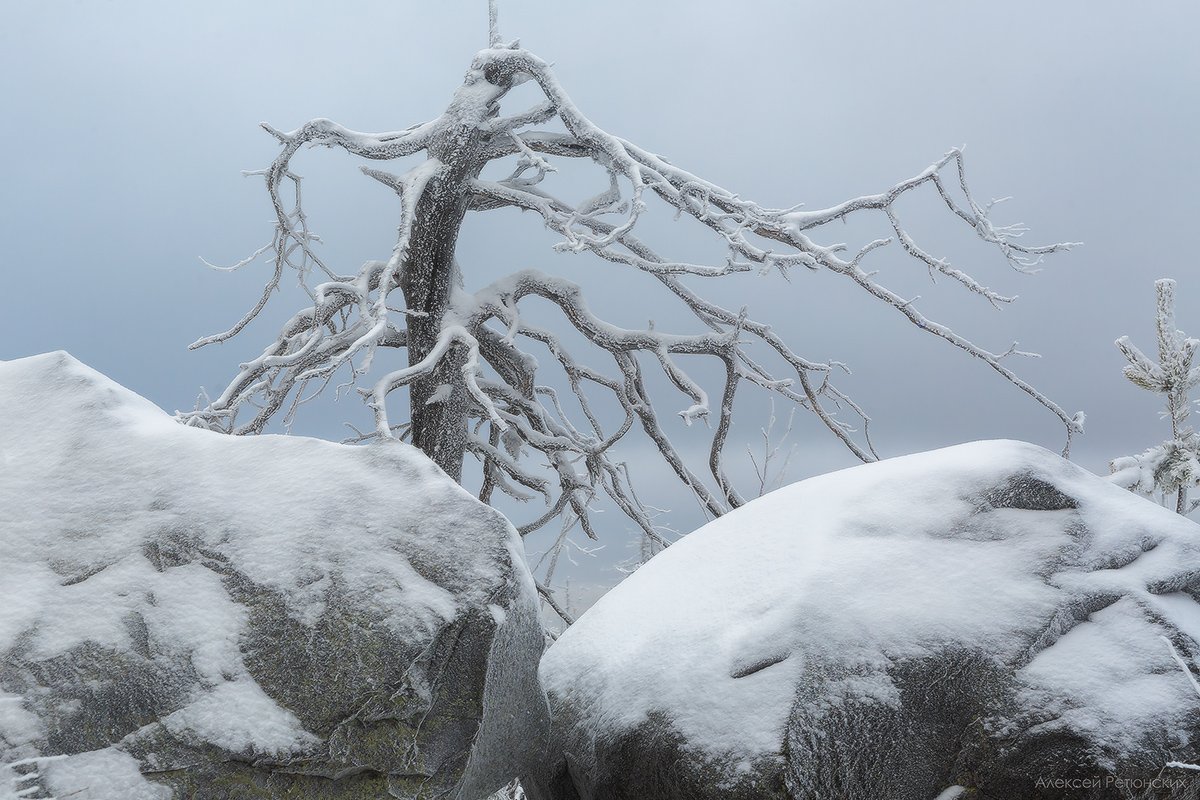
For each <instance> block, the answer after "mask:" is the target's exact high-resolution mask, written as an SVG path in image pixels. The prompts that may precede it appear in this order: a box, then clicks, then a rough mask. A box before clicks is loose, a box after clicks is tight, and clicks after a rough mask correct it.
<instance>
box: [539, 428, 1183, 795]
mask: <svg viewBox="0 0 1200 800" xmlns="http://www.w3.org/2000/svg"><path fill="white" fill-rule="evenodd" d="M1198 597H1200V527H1198V526H1196V525H1195V524H1194V523H1192V522H1190V521H1187V520H1185V519H1183V518H1181V517H1179V516H1178V515H1175V514H1173V513H1171V512H1169V511H1166V510H1165V509H1162V508H1160V507H1158V506H1156V505H1154V504H1152V503H1150V502H1148V501H1146V500H1143V499H1141V498H1139V497H1136V496H1134V495H1132V494H1130V493H1128V492H1125V491H1123V490H1121V489H1118V488H1117V487H1115V486H1113V485H1111V484H1109V483H1108V482H1106V481H1104V480H1103V479H1101V478H1098V477H1096V476H1094V475H1091V474H1090V473H1087V472H1085V471H1084V470H1082V469H1079V468H1078V467H1076V466H1074V465H1072V464H1070V463H1069V462H1067V461H1064V460H1062V459H1061V458H1059V457H1058V456H1056V455H1054V454H1052V453H1049V452H1047V451H1045V450H1042V449H1040V448H1037V447H1034V446H1032V445H1026V444H1022V443H1018V442H978V443H974V444H970V445H962V446H959V447H953V448H947V449H945V450H939V451H935V452H932V453H924V454H920V455H916V456H910V457H906V458H898V459H891V460H888V461H885V462H881V463H878V464H871V465H865V466H861V467H855V468H853V469H850V470H845V471H842V472H838V473H834V474H831V475H826V476H822V477H819V478H813V479H811V480H808V481H804V482H801V483H798V484H795V485H793V486H790V487H786V488H784V489H782V490H779V491H777V492H774V493H772V494H770V495H767V496H766V497H763V498H761V499H759V500H756V501H754V502H751V503H749V504H748V505H746V506H745V507H743V508H742V509H739V510H737V511H735V512H733V513H731V514H729V515H727V516H725V517H722V518H721V519H719V520H717V521H715V522H712V523H710V524H709V525H707V526H705V527H704V528H702V529H701V530H699V531H697V532H696V533H693V534H691V535H690V536H688V537H685V538H684V539H683V541H681V542H679V543H677V544H676V545H674V546H672V547H671V548H669V549H667V550H666V551H665V552H663V553H661V554H660V555H658V556H656V557H655V558H654V559H652V560H651V561H650V562H649V563H648V564H646V565H645V566H643V567H642V568H641V569H639V570H638V572H636V573H635V574H634V575H632V576H631V577H630V578H629V579H627V580H626V581H625V582H624V583H622V584H621V585H619V586H618V587H617V588H616V589H614V590H613V591H612V592H610V593H609V594H608V595H606V596H605V597H604V598H602V599H601V600H600V601H599V602H598V603H597V604H596V605H595V606H594V607H593V608H592V609H591V610H589V611H588V612H587V613H586V614H584V615H583V617H582V618H581V619H580V620H579V621H578V622H576V624H575V625H573V626H572V627H571V628H570V629H568V630H567V631H566V633H565V634H564V635H563V636H562V637H561V638H560V639H559V640H558V641H557V642H556V643H555V644H554V645H553V646H552V647H551V648H550V650H549V651H548V652H547V654H546V656H545V657H544V658H543V661H542V679H543V683H544V685H545V686H546V688H547V691H548V692H549V695H550V698H551V706H552V708H553V710H554V713H555V721H554V730H553V734H552V752H554V753H555V755H554V756H553V757H552V758H550V759H549V760H548V761H547V762H546V764H545V766H543V767H542V768H540V769H538V770H535V771H534V772H533V773H532V774H530V775H528V776H527V778H526V781H525V783H526V789H527V791H528V793H529V796H530V798H531V800H770V799H771V798H777V799H782V798H788V799H789V800H838V799H840V798H853V800H934V798H937V797H942V796H944V797H951V796H955V797H959V796H961V797H963V798H972V800H982V799H983V798H988V799H989V800H1033V799H1034V798H1061V797H1072V798H1126V797H1156V798H1166V797H1178V798H1196V797H1198V796H1200V775H1197V773H1195V772H1190V771H1186V770H1181V769H1164V767H1165V765H1166V764H1167V762H1169V761H1176V760H1177V761H1192V762H1194V761H1196V760H1197V759H1200V752H1198V750H1197V744H1198V743H1200V699H1198V697H1197V693H1196V691H1195V690H1194V689H1193V687H1192V685H1191V684H1190V682H1189V677H1190V676H1189V675H1188V674H1187V672H1186V671H1185V670H1184V669H1182V668H1181V666H1180V664H1179V663H1177V661H1176V659H1175V657H1174V655H1173V653H1172V647H1174V649H1175V650H1176V651H1177V652H1178V654H1179V655H1180V656H1181V657H1182V658H1183V659H1186V660H1187V661H1188V662H1189V667H1188V668H1189V669H1190V670H1191V671H1192V672H1196V671H1197V670H1196V667H1195V666H1194V661H1195V657H1196V656H1197V655H1198V654H1200V646H1198V645H1197V641H1196V640H1197V638H1200V605H1198V604H1197V598H1198ZM1168 642H1169V643H1170V644H1168ZM1139 782H1140V783H1139ZM953 787H960V789H961V790H962V791H960V790H959V789H954V788H953ZM943 792H947V793H946V794H945V795H943V794H942V793H943Z"/></svg>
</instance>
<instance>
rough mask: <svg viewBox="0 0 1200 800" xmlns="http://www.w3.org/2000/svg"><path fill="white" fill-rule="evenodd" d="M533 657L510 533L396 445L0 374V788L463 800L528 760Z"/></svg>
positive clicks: (540, 735) (84, 378) (22, 372)
mask: <svg viewBox="0 0 1200 800" xmlns="http://www.w3.org/2000/svg"><path fill="white" fill-rule="evenodd" d="M542 649H543V638H542V630H541V626H540V624H539V620H538V615H537V597H536V590H535V587H534V584H533V581H532V578H531V577H530V574H529V572H528V570H527V567H526V566H525V563H524V560H523V556H522V552H521V544H520V541H519V539H518V537H517V535H516V533H515V531H514V530H513V528H512V526H510V525H509V524H508V523H507V522H506V521H505V520H504V518H503V517H502V516H500V515H499V514H498V513H496V512H495V511H493V510H492V509H490V508H488V507H487V506H485V505H483V504H481V503H479V502H478V501H476V500H475V499H474V498H472V497H471V496H470V495H468V494H467V493H466V492H464V491H463V490H462V489H461V488H460V487H458V486H457V485H456V484H454V483H453V482H452V481H450V480H449V479H448V478H447V477H446V476H445V475H444V474H443V473H442V472H441V471H440V470H438V469H437V467H435V466H434V465H433V463H432V462H431V461H429V460H428V459H426V458H425V457H424V456H422V455H421V454H420V453H419V452H417V451H416V450H414V449H413V448H411V447H409V446H407V445H403V444H398V443H390V444H388V445H377V446H370V447H349V446H343V445H337V444H330V443H328V442H322V441H317V440H313V439H305V438H299V437H285V436H258V437H246V438H240V437H230V436H224V435H221V434H217V433H212V432H209V431H203V430H197V429H192V428H186V427H184V426H182V425H179V424H177V423H176V422H174V421H173V420H172V419H171V417H169V416H168V415H166V414H165V413H163V412H162V411H161V410H159V409H158V408H157V407H155V406H154V405H153V404H151V403H150V402H149V401H147V400H144V399H143V398H141V397H139V396H137V395H135V394H133V393H132V392H129V391H127V390H126V389H123V388H122V387H120V386H118V385H116V384H115V383H113V382H111V381H110V380H108V379H107V378H105V377H104V376H102V375H100V374H98V373H96V372H94V371H93V370H91V369H89V368H88V367H86V366H83V365H82V364H80V363H79V362H77V361H75V360H74V359H72V358H71V357H70V356H68V355H67V354H65V353H54V354H50V355H43V356H37V357H33V358H27V359H21V360H18V361H9V362H0V793H3V792H5V791H8V792H17V791H19V792H23V794H21V796H22V797H25V798H37V797H50V796H54V797H57V798H64V797H72V798H76V800H167V798H179V799H180V800H182V799H183V798H189V799H191V798H195V799H196V800H217V799H218V798H219V799H220V800H238V799H241V798H245V799H246V800H249V799H250V798H256V799H257V798H284V797H287V798H304V800H351V798H371V800H378V799H379V798H385V797H395V798H422V800H425V799H427V798H428V799H430V800H432V798H447V799H448V800H449V799H453V800H479V798H481V797H483V796H485V795H487V794H488V793H490V792H492V791H494V790H495V789H497V788H498V787H500V786H501V785H502V784H504V783H506V782H507V781H508V780H509V779H510V778H511V777H512V776H513V775H515V774H518V773H519V772H521V771H523V770H527V769H528V768H529V767H528V763H527V762H528V761H529V760H530V759H532V758H537V757H538V756H539V755H540V752H541V741H542V740H543V739H544V736H545V729H546V726H547V724H548V720H547V717H546V703H545V697H544V695H543V694H542V692H541V689H540V687H539V685H538V681H537V674H536V670H537V662H538V659H539V657H540V656H541V653H542ZM0 796H2V794H0Z"/></svg>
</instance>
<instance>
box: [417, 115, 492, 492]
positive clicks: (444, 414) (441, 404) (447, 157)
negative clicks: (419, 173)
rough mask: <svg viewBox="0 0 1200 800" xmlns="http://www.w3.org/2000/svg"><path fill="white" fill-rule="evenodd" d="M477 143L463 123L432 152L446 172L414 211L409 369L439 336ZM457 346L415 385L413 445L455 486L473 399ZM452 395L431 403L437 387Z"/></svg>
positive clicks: (478, 162)
mask: <svg viewBox="0 0 1200 800" xmlns="http://www.w3.org/2000/svg"><path fill="white" fill-rule="evenodd" d="M482 144H483V142H482V136H481V134H480V132H479V130H478V128H477V126H476V125H475V124H474V123H473V121H468V122H465V123H464V124H463V125H461V126H459V127H458V128H456V129H452V130H451V131H449V132H447V135H446V136H445V137H444V138H442V139H441V140H440V141H439V142H437V143H435V144H434V145H433V146H431V147H430V155H432V156H433V157H434V158H437V159H438V160H439V161H441V162H442V163H443V164H445V165H446V169H445V171H444V172H443V173H442V174H441V175H440V176H439V177H437V178H434V179H433V180H432V181H431V182H430V184H429V185H428V186H427V187H426V188H425V191H424V192H423V193H422V195H421V199H420V200H419V201H418V204H417V211H416V221H415V224H414V225H413V238H412V241H411V242H410V244H409V250H408V256H407V258H406V259H405V262H404V268H403V272H402V273H401V278H400V287H401V289H402V290H403V292H404V299H405V302H406V305H407V306H408V311H409V312H410V315H411V316H410V318H409V320H408V363H409V364H417V363H420V361H421V360H422V359H424V358H425V357H426V356H427V355H429V351H430V350H431V349H432V348H433V346H434V344H435V342H436V341H437V338H438V334H439V333H440V331H441V329H442V316H443V315H444V314H445V312H446V309H447V307H448V306H449V303H450V295H451V292H453V290H454V288H455V285H456V283H457V282H458V280H459V276H458V274H457V267H456V265H455V260H454V251H455V246H456V244H457V241H458V233H459V230H460V228H461V227H462V221H463V216H464V215H465V214H466V210H467V195H468V184H469V182H470V181H471V180H472V179H473V178H475V177H477V176H478V174H479V171H480V170H481V169H482V167H483V163H484V162H483V160H482V158H481V157H480V152H481V150H482ZM464 361H465V354H464V353H463V351H462V348H461V346H457V345H456V346H455V350H454V352H452V353H451V355H450V356H449V357H448V358H445V359H443V360H442V361H441V363H440V364H439V365H438V366H437V368H436V369H434V370H433V371H432V372H431V373H429V374H428V375H425V376H422V377H420V378H418V379H417V380H416V381H414V382H413V384H412V393H411V395H410V402H411V404H412V417H411V420H412V443H413V444H414V445H416V446H417V447H419V448H420V449H421V450H422V451H423V452H424V453H425V454H426V455H428V456H429V457H430V458H431V459H433V461H434V462H435V463H436V464H437V465H438V466H439V467H441V468H442V469H443V470H444V471H445V472H446V474H447V475H449V476H450V477H451V478H453V479H454V480H456V481H457V480H459V479H460V478H461V477H462V461H463V455H464V454H465V452H466V442H467V413H468V410H469V404H470V397H469V395H468V393H467V389H466V386H465V383H464V380H463V375H462V366H463V363H464ZM444 384H445V385H449V386H450V392H449V395H448V396H447V395H446V394H445V392H443V393H442V394H441V395H439V396H440V397H441V399H440V401H435V402H430V398H431V397H433V395H434V392H436V391H437V389H438V387H440V386H442V385H444Z"/></svg>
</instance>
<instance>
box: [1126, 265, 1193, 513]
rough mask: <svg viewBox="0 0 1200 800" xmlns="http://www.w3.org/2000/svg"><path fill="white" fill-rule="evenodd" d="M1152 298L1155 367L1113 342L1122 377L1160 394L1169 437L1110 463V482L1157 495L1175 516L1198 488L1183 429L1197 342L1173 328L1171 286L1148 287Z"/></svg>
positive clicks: (1188, 430) (1189, 435) (1129, 345)
mask: <svg viewBox="0 0 1200 800" xmlns="http://www.w3.org/2000/svg"><path fill="white" fill-rule="evenodd" d="M1154 288H1155V290H1156V292H1157V295H1158V310H1157V317H1156V327H1157V329H1158V363H1154V362H1153V361H1151V360H1150V359H1149V358H1147V357H1146V355H1145V354H1144V353H1142V351H1141V350H1139V349H1138V348H1137V347H1136V346H1135V345H1134V344H1133V342H1132V341H1130V339H1129V337H1128V336H1122V337H1121V338H1120V339H1117V341H1116V345H1117V348H1118V349H1119V350H1120V351H1121V354H1122V355H1124V356H1125V358H1126V360H1127V361H1128V362H1129V363H1128V364H1126V365H1125V369H1124V372H1125V377H1126V378H1128V379H1129V380H1130V381H1132V382H1133V384H1134V385H1135V386H1139V387H1141V388H1142V389H1146V390H1147V391H1151V392H1155V393H1156V394H1161V395H1166V398H1167V409H1166V411H1165V412H1164V416H1165V417H1166V418H1167V419H1168V420H1170V422H1171V438H1170V439H1168V440H1167V441H1165V442H1163V443H1162V444H1159V445H1155V446H1154V447H1151V448H1150V449H1148V450H1146V451H1145V452H1143V453H1141V454H1139V455H1134V456H1123V457H1121V458H1116V459H1113V461H1112V462H1111V464H1110V468H1111V470H1112V480H1113V481H1114V482H1115V483H1118V484H1120V485H1122V486H1124V487H1125V488H1127V489H1130V490H1132V491H1134V492H1138V493H1139V494H1144V495H1157V496H1158V497H1159V500H1160V501H1161V502H1162V503H1163V505H1168V504H1169V503H1171V502H1172V501H1173V502H1174V505H1175V510H1176V511H1178V512H1179V513H1180V514H1190V513H1191V512H1192V511H1195V510H1196V508H1197V507H1198V506H1200V501H1193V502H1190V503H1189V502H1188V490H1189V489H1191V488H1192V487H1194V486H1196V485H1198V484H1200V437H1198V436H1197V435H1196V431H1195V430H1193V428H1192V426H1190V425H1188V424H1187V419H1188V415H1189V413H1190V411H1191V403H1192V401H1191V398H1190V397H1189V392H1190V390H1191V389H1192V387H1194V386H1195V385H1196V384H1197V383H1200V367H1194V366H1192V362H1193V360H1194V358H1195V355H1196V347H1197V346H1198V345H1200V340H1196V339H1190V338H1188V337H1187V336H1186V335H1184V333H1183V331H1181V330H1178V329H1177V328H1176V327H1175V281H1173V280H1171V279H1169V278H1162V279H1160V280H1157V281H1155V282H1154Z"/></svg>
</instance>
